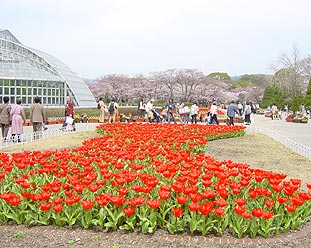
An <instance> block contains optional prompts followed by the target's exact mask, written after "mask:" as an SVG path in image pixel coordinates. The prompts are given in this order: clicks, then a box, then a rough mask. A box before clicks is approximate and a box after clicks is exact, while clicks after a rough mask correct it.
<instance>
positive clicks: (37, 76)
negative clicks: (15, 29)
mask: <svg viewBox="0 0 311 248" xmlns="http://www.w3.org/2000/svg"><path fill="white" fill-rule="evenodd" d="M0 95H1V96H2V97H3V96H9V97H10V102H11V103H12V104H13V103H15V102H16V99H17V98H21V99H22V103H23V105H24V106H30V105H32V104H33V98H34V97H35V96H39V97H41V99H42V103H43V104H44V105H45V106H46V107H62V106H63V105H64V104H65V102H66V96H70V97H71V99H72V101H73V103H74V105H75V106H77V107H82V108H83V107H86V108H87V107H94V106H96V105H97V104H96V101H95V98H94V96H93V94H92V93H91V91H90V90H89V88H88V86H87V84H86V83H85V82H84V81H83V80H82V79H81V78H79V77H78V76H77V74H76V73H74V72H73V71H72V70H71V69H70V68H69V67H68V66H67V65H65V64H64V63H62V62H61V61H60V60H58V59H57V58H55V57H53V56H51V55H49V54H47V53H44V52H42V51H39V50H36V49H33V48H30V47H27V46H25V45H23V44H21V43H20V42H19V41H18V40H17V39H16V38H15V37H14V35H12V34H11V32H10V31H8V30H2V29H0ZM2 97H1V98H2Z"/></svg>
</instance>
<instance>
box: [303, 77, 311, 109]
mask: <svg viewBox="0 0 311 248" xmlns="http://www.w3.org/2000/svg"><path fill="white" fill-rule="evenodd" d="M304 105H305V107H311V78H310V80H309V85H308V88H307V93H306V95H305V98H304Z"/></svg>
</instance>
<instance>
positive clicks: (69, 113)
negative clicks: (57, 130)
mask: <svg viewBox="0 0 311 248" xmlns="http://www.w3.org/2000/svg"><path fill="white" fill-rule="evenodd" d="M65 116H71V117H73V116H74V111H73V104H72V102H68V103H67V104H66V108H65Z"/></svg>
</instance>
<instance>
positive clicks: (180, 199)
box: [176, 195, 187, 204]
mask: <svg viewBox="0 0 311 248" xmlns="http://www.w3.org/2000/svg"><path fill="white" fill-rule="evenodd" d="M176 199H177V202H178V204H184V203H185V202H186V201H187V197H186V196H184V195H179V196H177V197H176Z"/></svg>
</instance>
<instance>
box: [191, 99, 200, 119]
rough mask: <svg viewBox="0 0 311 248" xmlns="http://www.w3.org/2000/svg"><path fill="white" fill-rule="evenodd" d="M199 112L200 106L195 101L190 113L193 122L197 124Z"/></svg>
mask: <svg viewBox="0 0 311 248" xmlns="http://www.w3.org/2000/svg"><path fill="white" fill-rule="evenodd" d="M198 112H199V107H198V105H197V103H196V102H194V103H193V104H192V106H191V108H190V115H191V123H192V124H194V123H195V124H197V116H198Z"/></svg>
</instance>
